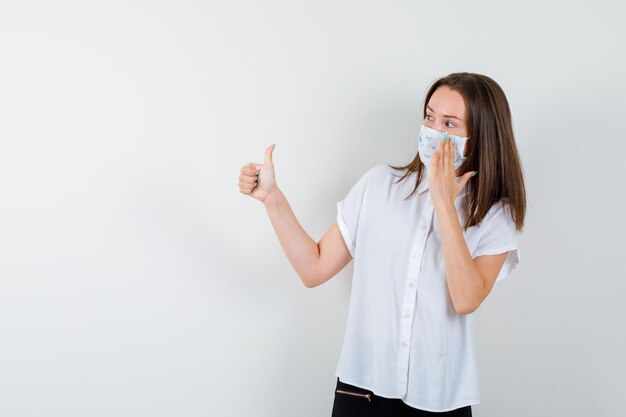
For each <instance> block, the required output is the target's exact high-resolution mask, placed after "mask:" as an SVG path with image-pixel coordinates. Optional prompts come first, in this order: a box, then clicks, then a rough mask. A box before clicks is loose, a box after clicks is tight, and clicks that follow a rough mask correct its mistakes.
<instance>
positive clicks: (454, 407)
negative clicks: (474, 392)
mask: <svg viewBox="0 0 626 417" xmlns="http://www.w3.org/2000/svg"><path fill="white" fill-rule="evenodd" d="M338 374H339V372H335V376H336V377H337V378H339V380H340V381H341V382H344V383H346V384H350V385H354V386H357V387H359V388H363V389H366V390H369V391H372V392H373V393H374V394H375V395H377V396H379V397H385V398H389V399H395V400H401V401H402V402H403V403H405V404H406V405H408V406H409V407H413V408H417V409H418V410H423V411H430V412H435V413H440V412H446V411H452V410H456V409H457V408H461V407H466V406H468V405H478V404H480V399H474V400H469V402H465V403H463V404H461V405H454V406H452V407H449V408H432V407H424V406H420V405H416V404H413V403H411V402H408V401H405V400H404V397H398V396H397V395H396V394H387V393H384V392H381V391H374V390H373V389H372V387H371V386H368V385H363V384H361V383H357V382H355V381H352V380H349V379H345V378H342V377H341V376H340V375H338Z"/></svg>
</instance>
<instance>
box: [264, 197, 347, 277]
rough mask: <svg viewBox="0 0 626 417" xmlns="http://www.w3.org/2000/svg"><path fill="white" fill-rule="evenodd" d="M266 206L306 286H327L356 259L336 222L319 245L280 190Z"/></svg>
mask: <svg viewBox="0 0 626 417" xmlns="http://www.w3.org/2000/svg"><path fill="white" fill-rule="evenodd" d="M263 204H264V205H265V208H266V210H267V214H268V215H269V218H270V222H271V223H272V226H273V227H274V231H275V232H276V236H277V237H278V241H279V242H280V245H281V246H282V248H283V251H284V252H285V255H287V258H288V259H289V262H290V263H291V266H292V267H293V269H294V270H295V271H296V273H297V274H298V276H299V277H300V279H301V280H302V283H303V284H304V286H305V287H307V288H313V287H316V286H318V285H320V284H323V283H324V282H326V281H328V280H329V279H330V278H332V277H334V276H335V275H337V273H338V272H339V271H341V270H342V269H343V267H344V266H346V265H347V264H348V262H350V260H351V259H352V257H351V256H350V252H348V248H347V247H346V244H345V242H344V240H343V237H342V236H341V232H340V231H339V226H338V225H337V222H336V221H335V222H334V223H333V224H332V225H331V226H330V228H329V229H328V231H327V232H326V233H325V234H324V236H323V237H322V239H320V241H319V243H316V242H315V240H313V239H312V238H311V237H310V236H309V235H308V234H307V233H306V231H305V230H304V229H303V228H302V226H301V225H300V223H299V222H298V219H297V218H296V215H295V214H294V212H293V210H292V209H291V206H290V205H289V202H288V201H287V198H285V195H284V194H283V193H282V191H281V190H280V189H278V188H277V189H276V190H275V191H274V192H272V194H270V195H269V196H268V197H267V198H266V199H265V201H264V202H263Z"/></svg>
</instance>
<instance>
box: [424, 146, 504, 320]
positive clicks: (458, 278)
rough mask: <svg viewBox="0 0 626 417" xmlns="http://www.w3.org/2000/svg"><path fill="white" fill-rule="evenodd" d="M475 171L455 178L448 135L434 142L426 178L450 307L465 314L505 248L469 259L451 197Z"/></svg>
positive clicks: (485, 289)
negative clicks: (437, 226)
mask: <svg viewBox="0 0 626 417" xmlns="http://www.w3.org/2000/svg"><path fill="white" fill-rule="evenodd" d="M475 174H476V172H468V173H466V174H464V175H463V177H462V178H461V180H460V181H457V180H456V173H455V170H454V147H453V145H452V144H451V142H450V139H449V138H448V140H447V141H446V139H444V141H443V144H442V143H439V144H438V146H437V150H436V151H435V153H434V154H433V156H432V159H431V161H430V171H429V175H428V182H429V186H430V196H431V201H432V203H433V207H434V208H435V210H436V212H437V218H438V221H439V228H440V230H441V242H442V243H441V244H442V246H443V259H444V264H445V271H446V280H447V282H448V292H449V293H450V298H451V299H452V304H453V305H454V309H455V310H456V311H457V312H458V313H459V314H469V313H471V312H473V311H474V310H476V309H477V308H478V306H479V305H480V304H481V303H482V302H483V300H484V299H485V297H487V295H488V294H489V292H490V291H491V288H492V287H493V284H494V283H495V281H496V278H497V276H498V273H499V272H500V269H501V268H502V265H504V261H505V260H506V256H507V254H506V252H505V253H501V254H498V255H485V256H479V257H477V258H476V260H473V259H472V256H471V254H470V252H469V249H468V247H467V242H466V241H465V237H464V236H463V231H462V228H461V224H460V223H459V217H458V214H457V212H456V208H455V206H454V201H455V199H456V197H457V196H458V195H459V193H460V191H461V190H462V189H463V187H464V186H465V184H466V183H467V181H469V179H470V177H471V176H473V175H475Z"/></svg>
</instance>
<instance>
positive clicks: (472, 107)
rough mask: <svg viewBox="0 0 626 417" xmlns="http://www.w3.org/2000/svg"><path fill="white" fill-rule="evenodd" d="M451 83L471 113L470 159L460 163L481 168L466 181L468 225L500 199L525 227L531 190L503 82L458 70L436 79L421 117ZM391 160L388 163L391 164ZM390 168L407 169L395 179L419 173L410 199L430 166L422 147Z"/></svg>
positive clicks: (519, 226) (464, 170) (467, 168)
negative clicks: (528, 190) (526, 183)
mask: <svg viewBox="0 0 626 417" xmlns="http://www.w3.org/2000/svg"><path fill="white" fill-rule="evenodd" d="M441 86H447V87H449V88H450V89H451V90H455V91H457V92H459V93H460V94H461V96H463V99H464V101H465V108H466V114H467V116H466V117H467V120H466V122H467V132H468V136H469V138H470V139H469V140H468V141H467V145H466V146H467V148H468V151H469V153H468V154H467V159H466V160H465V162H464V163H463V165H461V166H460V167H459V170H460V172H461V174H464V173H467V172H468V171H479V172H478V175H475V176H474V177H472V178H470V180H469V181H468V183H467V187H468V190H467V194H466V196H465V197H464V200H463V209H464V210H465V213H466V221H465V225H464V229H465V230H467V229H468V228H469V227H471V226H475V225H478V224H480V222H481V221H482V219H483V218H484V217H485V215H486V214H487V212H488V211H489V209H490V208H491V206H493V205H494V204H496V203H498V202H499V201H500V200H501V199H505V201H506V202H507V203H508V204H509V208H510V211H511V214H512V216H513V221H514V222H515V227H516V229H517V230H518V231H521V230H522V228H523V225H524V216H525V214H526V191H525V187H524V175H523V173H522V164H521V162H520V157H519V153H518V151H517V146H516V145H515V137H514V135H513V124H512V121H511V110H510V108H509V103H508V101H507V99H506V96H505V95H504V91H502V88H500V86H499V85H498V83H496V82H495V81H494V80H492V79H491V78H489V77H487V76H485V75H481V74H474V73H468V72H459V73H453V74H450V75H448V76H445V77H442V78H439V79H438V80H436V81H435V82H434V83H433V84H432V86H431V87H430V89H429V90H428V93H427V94H426V98H425V100H424V109H423V116H422V118H425V117H426V106H427V105H428V102H429V101H430V98H431V96H432V95H433V93H434V92H435V91H436V90H437V89H438V88H439V87H441ZM388 165H389V164H388ZM389 166H390V167H391V168H394V169H399V170H407V171H406V172H405V173H404V175H402V177H400V179H399V180H397V181H396V182H399V181H402V180H403V179H404V178H406V177H407V176H408V175H410V174H411V173H412V172H416V173H417V177H416V181H415V188H414V189H413V191H412V192H411V194H409V195H408V196H407V197H406V198H405V199H408V198H410V197H411V196H412V195H413V194H414V193H415V191H416V190H417V188H418V186H419V184H420V182H421V181H422V180H424V175H425V174H424V171H425V169H426V168H425V167H424V165H423V164H422V161H421V160H420V157H419V152H418V153H417V154H416V155H415V158H413V161H411V162H410V163H409V164H407V165H404V166H399V167H396V166H393V165H389Z"/></svg>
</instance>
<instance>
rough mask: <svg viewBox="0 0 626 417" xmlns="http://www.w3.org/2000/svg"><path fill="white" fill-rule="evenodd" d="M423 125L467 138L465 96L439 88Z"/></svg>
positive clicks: (427, 107)
mask: <svg viewBox="0 0 626 417" xmlns="http://www.w3.org/2000/svg"><path fill="white" fill-rule="evenodd" d="M423 123H424V124H425V125H426V126H428V127H430V128H431V129H435V130H439V131H441V132H448V133H449V134H451V135H456V136H463V137H466V136H467V123H466V122H465V100H463V96H462V95H461V94H460V93H459V92H458V91H455V90H452V89H450V88H449V87H448V86H445V85H444V86H441V87H439V88H437V90H435V92H434V93H433V95H432V96H431V97H430V100H429V101H428V105H427V106H426V117H425V118H424V121H423Z"/></svg>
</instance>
